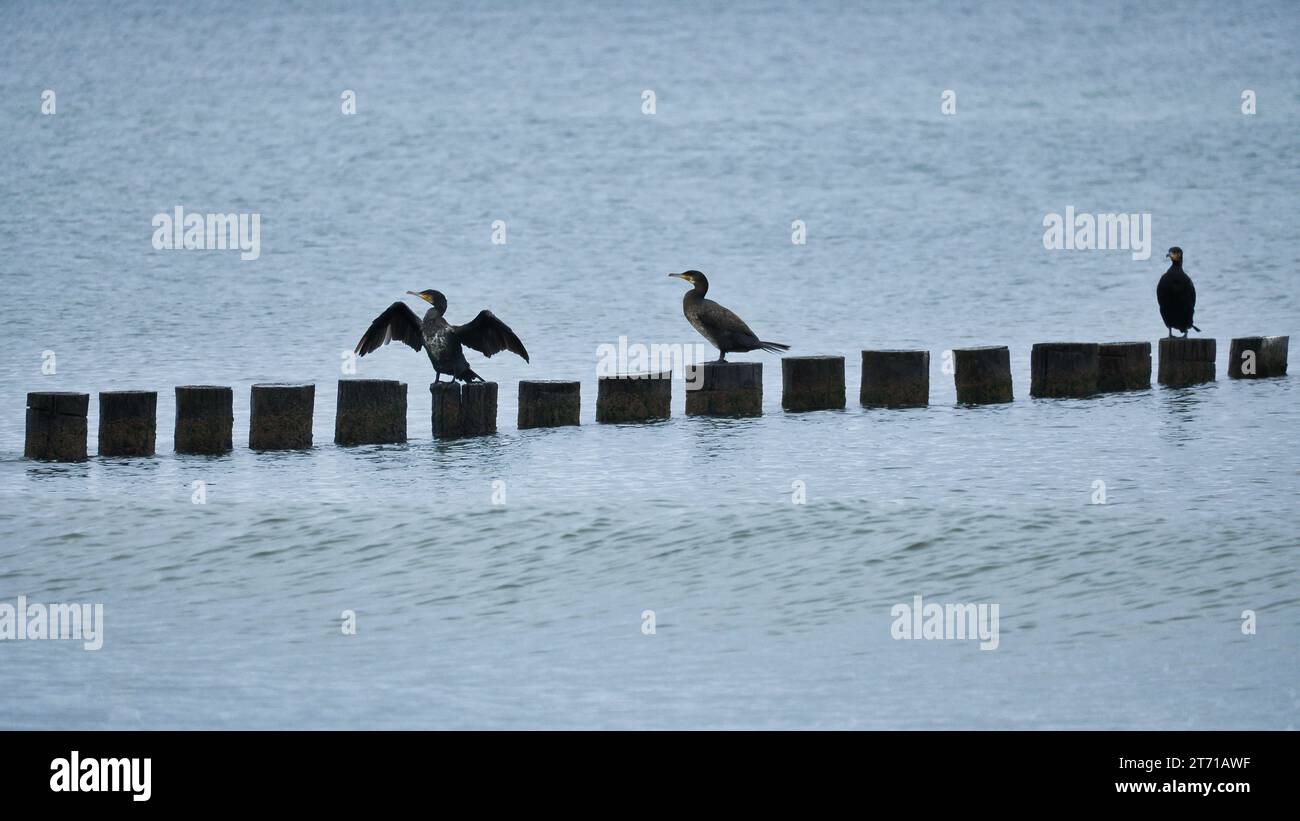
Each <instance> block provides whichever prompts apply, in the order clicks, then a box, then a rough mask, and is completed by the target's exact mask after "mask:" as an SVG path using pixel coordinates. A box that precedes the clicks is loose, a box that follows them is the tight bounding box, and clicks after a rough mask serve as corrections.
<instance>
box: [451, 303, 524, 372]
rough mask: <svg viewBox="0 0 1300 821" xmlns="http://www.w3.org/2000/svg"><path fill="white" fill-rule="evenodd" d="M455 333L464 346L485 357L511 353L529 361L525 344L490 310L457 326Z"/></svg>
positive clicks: (483, 311) (480, 312)
mask: <svg viewBox="0 0 1300 821" xmlns="http://www.w3.org/2000/svg"><path fill="white" fill-rule="evenodd" d="M453 331H454V332H455V334H456V338H457V339H459V340H460V341H461V342H462V343H463V344H465V345H468V346H470V347H471V348H473V349H474V350H476V351H478V352H479V353H481V354H483V355H484V356H491V355H492V354H494V353H501V352H502V351H510V352H512V353H517V354H519V355H520V356H522V357H523V358H524V361H525V362H527V361H528V351H527V350H526V349H525V348H524V343H522V342H520V341H519V337H517V336H515V332H514V331H512V330H510V326H509V325H507V324H506V323H504V322H502V321H501V320H499V319H497V317H496V314H494V313H492V312H491V311H489V310H486V309H484V310H482V311H479V312H478V316H476V317H474V318H473V319H472V320H470V321H469V322H467V323H465V324H464V325H457V326H456V327H455V328H454V329H453Z"/></svg>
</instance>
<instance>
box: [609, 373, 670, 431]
mask: <svg viewBox="0 0 1300 821" xmlns="http://www.w3.org/2000/svg"><path fill="white" fill-rule="evenodd" d="M672 401H673V372H672V371H659V372H655V373H632V374H619V375H617V376H602V377H600V379H599V380H598V381H597V383H596V421H597V422H647V421H651V420H655V419H667V418H669V417H670V416H671V415H672Z"/></svg>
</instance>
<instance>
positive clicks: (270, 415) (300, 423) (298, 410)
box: [248, 383, 316, 450]
mask: <svg viewBox="0 0 1300 821" xmlns="http://www.w3.org/2000/svg"><path fill="white" fill-rule="evenodd" d="M315 407H316V386H315V385H309V384H304V385H291V384H281V383H265V384H258V385H254V386H253V389H252V391H251V393H250V398H249V416H248V446H249V447H250V448H251V449H253V450H306V449H307V448H310V447H311V444H312V438H311V423H312V412H313V411H314V410H315Z"/></svg>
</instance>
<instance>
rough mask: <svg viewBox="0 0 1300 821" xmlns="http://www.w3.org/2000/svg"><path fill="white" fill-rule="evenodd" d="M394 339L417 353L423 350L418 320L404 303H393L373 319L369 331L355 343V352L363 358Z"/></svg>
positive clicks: (422, 337)
mask: <svg viewBox="0 0 1300 821" xmlns="http://www.w3.org/2000/svg"><path fill="white" fill-rule="evenodd" d="M394 339H396V340H397V341H399V342H405V343H406V344H407V345H410V346H411V347H412V348H414V349H416V350H417V351H422V350H424V334H423V333H422V332H421V330H420V318H419V317H418V316H416V315H415V311H412V310H411V309H410V308H409V307H408V306H407V305H406V303H405V302H394V303H393V304H392V305H389V306H388V310H386V311H384V312H383V313H382V314H380V315H379V316H377V317H375V321H374V322H371V323H370V329H369V330H367V331H366V333H365V335H364V336H362V337H361V341H360V342H358V343H357V347H356V351H355V352H356V353H357V354H360V355H361V356H365V355H366V354H368V353H370V352H371V351H375V350H378V349H379V348H380V347H382V346H384V345H387V344H388V343H389V342H392V341H393V340H394Z"/></svg>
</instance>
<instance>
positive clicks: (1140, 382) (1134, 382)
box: [1097, 342, 1151, 393]
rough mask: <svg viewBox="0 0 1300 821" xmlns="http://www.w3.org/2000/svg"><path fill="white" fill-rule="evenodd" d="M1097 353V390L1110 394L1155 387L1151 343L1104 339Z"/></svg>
mask: <svg viewBox="0 0 1300 821" xmlns="http://www.w3.org/2000/svg"><path fill="white" fill-rule="evenodd" d="M1097 354H1098V357H1097V390H1099V391H1101V392H1103V393H1109V392H1113V391H1136V390H1145V389H1146V388H1149V387H1151V343H1150V342H1104V343H1102V345H1101V347H1100V349H1098V351H1097Z"/></svg>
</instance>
